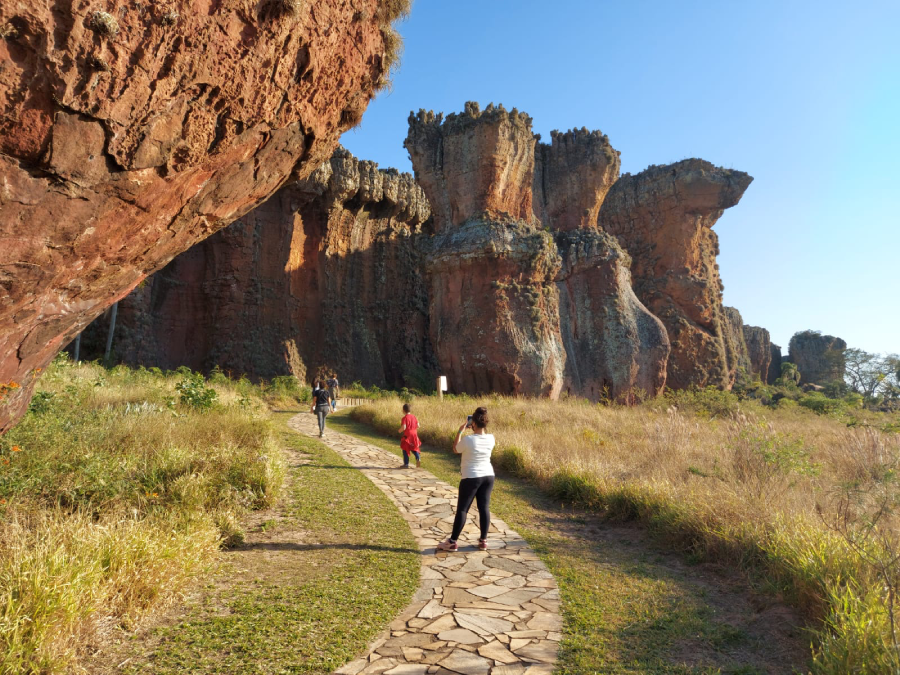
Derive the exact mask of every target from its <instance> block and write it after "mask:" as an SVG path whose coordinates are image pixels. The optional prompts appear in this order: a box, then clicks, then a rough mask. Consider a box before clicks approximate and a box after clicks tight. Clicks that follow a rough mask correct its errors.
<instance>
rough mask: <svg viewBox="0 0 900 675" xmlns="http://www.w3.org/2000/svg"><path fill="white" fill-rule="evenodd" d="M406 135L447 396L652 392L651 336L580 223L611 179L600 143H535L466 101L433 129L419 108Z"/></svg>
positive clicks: (581, 136) (617, 254) (611, 248)
mask: <svg viewBox="0 0 900 675" xmlns="http://www.w3.org/2000/svg"><path fill="white" fill-rule="evenodd" d="M409 124H410V127H409V134H408V136H407V139H406V143H405V146H406V148H407V149H408V150H409V154H410V157H411V159H412V163H413V168H414V170H415V173H416V180H417V181H418V182H419V184H420V185H421V186H422V188H423V190H424V191H425V194H426V195H427V196H428V199H429V201H430V202H431V203H432V205H433V206H434V221H435V222H434V227H435V232H436V235H435V237H434V239H433V241H432V244H431V246H432V248H431V253H430V256H429V263H428V270H429V277H430V302H431V317H430V318H431V321H430V325H431V337H432V343H433V344H434V345H435V351H436V354H437V359H438V362H439V364H440V366H441V369H442V372H444V373H446V374H448V375H449V376H450V381H451V383H452V384H453V386H454V387H456V388H458V390H460V391H466V392H470V393H484V392H489V391H495V392H500V393H510V394H541V395H547V396H550V397H556V396H558V395H559V393H560V392H561V391H562V390H563V388H564V387H565V388H566V389H567V390H568V391H571V393H573V394H577V395H584V396H588V397H591V398H593V399H594V400H597V399H598V398H600V397H602V396H609V397H610V398H622V397H627V396H629V395H630V394H631V393H632V392H633V391H634V390H635V389H636V388H638V387H641V388H643V389H644V390H645V392H646V393H648V394H649V395H655V394H657V393H658V392H659V391H660V390H661V388H662V386H663V384H664V382H665V356H666V354H667V353H668V349H669V346H668V339H667V337H666V335H665V330H664V329H663V328H662V326H661V324H660V323H659V322H658V321H657V320H656V319H655V318H654V317H653V316H652V315H650V313H649V312H647V310H646V308H644V307H643V305H641V303H640V302H639V301H638V300H637V298H636V297H634V294H633V292H632V290H631V287H630V279H629V274H628V270H627V257H626V256H625V255H624V254H623V253H622V251H621V249H619V247H617V246H615V243H614V242H613V241H612V240H611V239H610V238H608V237H604V236H603V235H602V233H599V232H597V231H596V227H595V224H594V221H593V216H592V214H593V215H595V214H596V213H597V212H598V211H599V208H600V204H601V203H602V200H603V196H604V195H605V193H606V191H607V190H608V189H609V185H610V184H611V183H612V181H613V179H614V177H615V174H616V173H617V172H618V164H619V163H618V153H616V152H615V151H614V150H612V148H611V147H610V146H609V142H608V139H606V137H605V136H602V135H601V134H599V133H593V134H591V133H588V132H586V131H585V132H569V133H568V134H563V135H554V141H553V144H552V145H551V146H539V145H538V144H537V138H536V137H535V136H534V135H533V134H532V132H531V119H530V118H529V117H528V116H527V115H524V114H522V113H519V112H518V111H517V110H515V109H513V110H512V111H511V112H507V111H506V110H505V109H504V108H503V107H502V106H500V107H497V108H495V107H494V106H493V105H490V106H488V107H487V108H486V109H485V110H484V111H483V112H482V111H481V109H480V107H479V106H478V105H477V104H474V103H469V104H466V109H465V111H464V113H462V114H461V115H455V114H453V115H449V116H447V118H446V119H445V118H444V117H443V116H442V115H435V114H434V113H432V112H425V111H420V112H419V114H418V115H412V114H411V115H410V120H409ZM536 156H537V157H539V158H540V160H539V162H538V166H539V167H540V168H539V171H538V172H537V173H536V171H535V163H536V162H535V157H536ZM536 193H537V194H538V195H539V198H538V200H537V204H535V194H536ZM535 210H537V214H536V213H535ZM539 216H540V217H542V218H544V219H546V220H545V221H544V222H542V221H541V219H540V217H539ZM582 228H588V229H582ZM575 230H578V233H577V235H576V234H572V235H571V236H566V235H567V233H573V232H574V231H575ZM550 231H555V232H556V236H557V240H556V241H554V237H553V236H551V233H550ZM561 248H562V250H564V251H565V252H566V254H565V256H564V257H561V255H560V250H561ZM561 296H562V305H563V309H562V310H561ZM660 355H662V358H660Z"/></svg>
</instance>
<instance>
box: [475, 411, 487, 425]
mask: <svg viewBox="0 0 900 675" xmlns="http://www.w3.org/2000/svg"><path fill="white" fill-rule="evenodd" d="M472 424H474V425H475V426H477V427H480V428H482V429H484V428H485V427H487V425H488V414H487V408H475V412H474V413H472Z"/></svg>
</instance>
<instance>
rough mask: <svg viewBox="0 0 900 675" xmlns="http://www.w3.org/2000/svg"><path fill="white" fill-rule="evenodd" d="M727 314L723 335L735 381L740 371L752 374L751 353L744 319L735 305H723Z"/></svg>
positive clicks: (730, 375) (728, 361) (729, 366)
mask: <svg viewBox="0 0 900 675" xmlns="http://www.w3.org/2000/svg"><path fill="white" fill-rule="evenodd" d="M722 311H723V314H724V316H725V332H724V334H723V336H722V339H723V342H724V343H725V354H726V359H727V363H728V370H729V378H730V379H731V380H732V381H734V380H735V379H736V378H737V376H738V375H739V374H740V373H743V375H744V376H745V377H746V376H749V375H751V371H750V353H749V352H748V351H747V342H746V341H745V340H744V319H743V317H741V313H740V312H739V311H738V310H737V309H736V308H734V307H723V308H722Z"/></svg>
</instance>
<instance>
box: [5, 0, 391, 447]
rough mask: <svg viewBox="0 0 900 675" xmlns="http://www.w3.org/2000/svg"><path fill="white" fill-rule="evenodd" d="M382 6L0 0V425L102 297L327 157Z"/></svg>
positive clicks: (361, 82) (359, 85)
mask: <svg viewBox="0 0 900 675" xmlns="http://www.w3.org/2000/svg"><path fill="white" fill-rule="evenodd" d="M380 7H381V5H380V3H378V2H376V0H320V1H318V2H308V3H298V4H294V3H282V2H274V1H268V0H264V1H263V2H249V1H247V0H236V1H234V2H229V3H226V4H224V5H223V4H221V3H214V2H212V0H199V2H187V0H171V1H170V2H167V3H165V4H160V3H139V2H136V1H135V0H110V1H109V2H106V3H104V4H103V5H102V7H101V6H95V5H90V4H88V3H85V2H76V3H74V4H72V3H69V4H63V5H61V6H60V5H57V4H53V3H50V2H49V0H21V1H19V2H4V3H2V5H0V30H2V35H3V39H0V241H2V242H3V243H2V245H0V290H2V292H0V383H9V382H15V383H17V384H21V385H23V386H21V387H20V388H18V389H15V390H12V394H10V395H9V396H7V398H6V399H5V400H4V401H3V402H2V404H0V431H3V430H5V429H6V428H8V427H9V425H10V424H11V423H12V421H13V420H15V419H16V418H17V416H18V415H19V414H20V413H21V412H22V410H23V409H24V406H25V404H26V403H27V401H28V399H29V397H30V393H31V387H32V386H33V385H32V383H33V380H34V376H33V375H34V373H35V372H36V370H37V369H39V368H41V367H43V366H44V365H45V364H46V363H47V362H48V361H49V360H50V359H51V358H52V357H53V356H54V355H55V354H56V352H57V351H58V350H59V349H60V347H62V346H63V345H64V344H65V343H66V342H68V341H69V340H70V339H71V338H72V337H73V336H74V335H75V334H76V333H77V332H79V331H80V330H82V329H83V328H84V327H85V326H86V325H87V324H88V323H89V322H90V321H91V320H92V319H93V318H94V317H95V316H97V315H98V314H99V313H100V312H102V311H103V310H104V308H106V307H107V306H109V305H110V304H112V303H113V302H114V301H116V300H119V299H120V298H122V297H124V296H125V295H126V294H127V293H128V292H129V291H131V290H132V289H133V288H134V287H135V286H136V285H137V284H138V283H139V282H140V281H141V280H142V279H143V278H144V277H145V276H146V275H147V274H149V273H151V272H154V271H155V270H157V269H159V268H160V267H162V266H163V265H165V264H166V263H167V262H168V261H170V260H171V259H172V258H173V257H174V256H175V255H177V254H178V253H181V252H182V251H184V250H186V249H188V248H189V247H190V246H191V245H193V244H194V243H196V242H197V241H200V240H202V239H204V238H205V237H207V236H209V235H210V234H212V233H213V232H215V231H216V230H218V229H220V228H222V227H223V226H225V225H227V224H228V223H230V222H231V221H233V220H234V219H236V218H238V217H239V216H241V215H243V214H244V213H246V212H247V211H249V210H250V209H251V208H253V207H254V206H255V205H256V204H258V203H259V202H260V201H262V200H264V199H266V198H267V197H269V196H270V195H271V194H272V193H273V192H274V191H275V190H276V189H277V188H278V187H279V186H280V185H281V184H282V183H283V182H284V181H285V179H286V178H287V177H288V175H290V174H291V173H292V172H294V173H297V174H299V175H300V177H305V176H307V175H308V174H309V173H311V172H312V171H313V170H314V169H315V168H316V167H317V166H319V165H320V164H321V163H322V162H323V161H324V160H326V159H327V158H328V157H329V156H330V155H331V153H332V151H333V150H334V148H335V146H336V145H337V142H338V138H339V136H340V134H341V132H342V131H344V130H345V129H347V128H348V127H350V126H352V125H353V124H354V123H356V122H357V121H358V120H359V119H360V117H361V115H362V112H363V111H364V110H365V108H366V105H367V104H368V101H369V100H370V99H371V97H372V96H373V94H374V91H375V89H376V86H377V83H379V82H380V81H382V78H383V76H384V75H385V70H386V67H387V62H386V48H385V43H386V40H385V34H386V33H385V32H384V31H385V29H386V27H387V30H389V25H388V22H389V20H390V18H391V17H388V16H386V15H385V13H384V10H382V9H380Z"/></svg>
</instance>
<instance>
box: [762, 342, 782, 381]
mask: <svg viewBox="0 0 900 675" xmlns="http://www.w3.org/2000/svg"><path fill="white" fill-rule="evenodd" d="M771 354H772V360H771V362H770V363H769V376H768V377H767V378H766V382H767V383H768V384H775V380H777V379H778V378H779V377H781V363H782V361H783V360H784V359H783V357H782V355H781V346H780V345H776V344H775V343H774V342H773V343H772V351H771Z"/></svg>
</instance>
